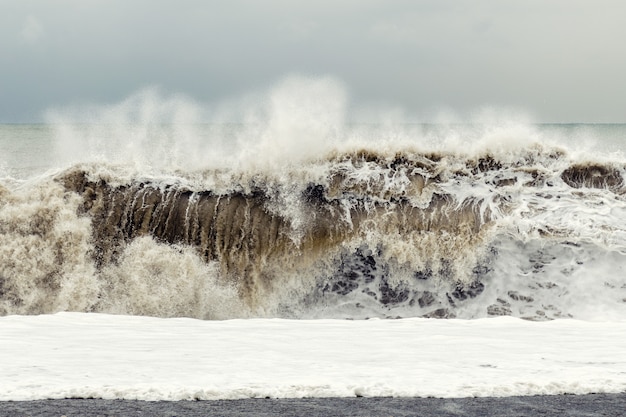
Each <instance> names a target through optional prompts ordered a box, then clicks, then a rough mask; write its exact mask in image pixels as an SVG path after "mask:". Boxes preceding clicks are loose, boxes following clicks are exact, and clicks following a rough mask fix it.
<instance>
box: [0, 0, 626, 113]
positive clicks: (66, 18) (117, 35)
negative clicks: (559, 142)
mask: <svg viewBox="0 0 626 417" xmlns="http://www.w3.org/2000/svg"><path fill="white" fill-rule="evenodd" d="M0 54H1V56H2V59H1V61H0V122H30V121H39V120H42V114H43V113H44V111H45V110H46V109H49V108H52V107H56V106H65V105H69V104H72V103H81V102H91V103H114V102H118V101H120V100H123V99H124V98H125V97H128V96H129V95H131V94H133V93H134V92H136V91H138V90H141V89H142V88H145V87H148V86H159V87H160V88H161V90H162V91H164V92H165V94H170V93H172V94H173V93H182V94H185V95H187V96H189V97H191V98H193V99H195V100H197V101H200V102H208V103H212V102H219V101H221V100H225V99H228V98H233V97H237V96H239V95H242V94H245V93H247V92H249V91H254V90H258V89H263V88H267V87H269V86H271V85H272V84H274V83H276V82H278V81H279V80H281V79H282V78H284V77H286V76H289V75H291V74H304V75H309V76H331V77H335V78H337V79H338V80H340V81H341V82H343V83H344V85H345V88H346V90H347V91H348V94H349V100H350V103H352V104H353V105H357V104H358V105H361V104H362V105H367V106H372V107H376V106H380V107H381V108H385V107H397V108H402V109H404V112H405V113H406V114H407V115H411V116H412V115H416V117H418V118H420V117H421V118H423V117H427V116H426V115H429V114H433V112H436V111H438V110H439V109H449V110H452V111H455V112H459V113H460V114H464V113H468V112H471V111H473V110H474V109H477V108H479V107H481V106H485V105H489V106H494V107H496V108H498V107H506V108H519V109H523V110H526V111H528V112H529V113H531V114H533V115H535V116H536V118H537V120H538V121H542V122H626V79H625V78H626V1H623V0H614V1H608V0H593V1H592V0H584V1H580V0H536V1H533V0H519V1H506V0H485V1H480V0H477V1H460V0H459V1H447V0H432V1H426V0H406V1H403V0H380V1H375V0H354V1H350V0H315V1H295V0H284V1H279V0H269V1H263V0H247V1H246V0H224V1H208V0H177V1H162V0H0Z"/></svg>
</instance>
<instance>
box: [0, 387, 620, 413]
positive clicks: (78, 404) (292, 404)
mask: <svg viewBox="0 0 626 417" xmlns="http://www.w3.org/2000/svg"><path fill="white" fill-rule="evenodd" d="M625 410H626V394H624V393H622V394H589V395H550V396H529V397H503V398H453V399H441V398H304V399H246V400H221V401H133V400H101V399H65V400H42V401H6V402H0V415H1V416H15V417H18V416H31V417H35V416H46V417H47V416H57V417H60V416H66V417H70V416H169V417H173V416H226V417H229V416H233V417H234V416H257V417H263V416H312V417H315V416H319V417H326V416H388V417H390V416H394V417H397V416H439V417H446V416H476V417H479V416H481V417H488V416H623V415H624V413H625Z"/></svg>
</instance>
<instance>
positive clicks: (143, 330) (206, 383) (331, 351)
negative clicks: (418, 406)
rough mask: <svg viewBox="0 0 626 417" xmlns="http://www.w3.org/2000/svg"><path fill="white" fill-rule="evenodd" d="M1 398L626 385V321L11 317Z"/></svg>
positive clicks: (466, 392) (421, 392)
mask: <svg viewBox="0 0 626 417" xmlns="http://www.w3.org/2000/svg"><path fill="white" fill-rule="evenodd" d="M0 329H1V332H2V333H1V334H2V336H1V343H0V368H1V369H2V372H0V400H34V399H44V398H68V397H70V398H75V397H79V398H85V397H88V398H92V397H95V398H124V399H140V400H194V399H235V398H263V397H271V398H301V397H352V396H394V397H404V396H419V397H425V396H434V397H472V396H478V397H481V396H511V395H538V394H564V393H568V394H585V393H592V392H607V393H609V392H612V393H614V392H622V391H624V390H626V338H625V337H624V334H626V322H623V321H620V322H585V321H577V320H554V321H551V322H542V323H537V322H528V321H524V320H520V319H515V318H505V317H501V318H494V319H477V320H434V319H402V320H364V321H347V320H279V319H255V320H227V321H200V320H192V319H156V318H148V317H128V316H111V315H100V314H84V313H60V314H55V315H44V316H30V317H24V316H9V317H2V318H0Z"/></svg>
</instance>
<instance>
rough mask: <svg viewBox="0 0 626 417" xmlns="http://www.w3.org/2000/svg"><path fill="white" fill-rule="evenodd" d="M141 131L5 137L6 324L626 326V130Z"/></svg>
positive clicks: (1, 196) (1, 211)
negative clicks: (124, 320)
mask: <svg viewBox="0 0 626 417" xmlns="http://www.w3.org/2000/svg"><path fill="white" fill-rule="evenodd" d="M137 129H139V128H137V127H135V126H121V127H120V126H106V125H105V126H101V125H94V126H92V125H79V126H50V125H34V126H28V125H5V126H2V127H1V129H0V130H1V136H0V137H1V139H0V146H1V147H2V156H3V159H4V161H3V163H4V165H3V171H4V175H3V178H2V179H1V180H0V218H1V223H0V258H1V264H0V265H1V266H0V268H1V269H0V294H1V296H0V313H2V314H5V315H6V314H42V313H54V312H58V311H79V312H103V313H115V314H129V315H148V316H158V317H194V318H200V319H227V318H245V317H284V318H355V319H362V318H370V317H380V318H398V317H437V318H454V317H457V318H468V319H471V318H481V317H488V316H502V315H508V316H515V317H521V318H527V319H531V320H547V319H554V318H566V317H573V318H581V319H593V318H612V317H613V318H626V281H625V280H624V278H623V268H624V266H625V265H626V256H625V254H626V228H625V227H624V222H623V219H624V218H625V217H626V198H625V194H626V184H625V183H624V176H625V175H626V158H624V157H623V156H622V154H621V152H620V149H619V146H618V145H619V144H620V141H621V140H622V139H623V136H622V135H625V134H626V127H624V126H621V125H561V126H559V125H556V126H555V125H549V126H519V125H513V126H483V125H481V126H476V125H457V126H437V125H417V126H412V125H409V126H401V127H400V128H398V127H396V129H395V130H392V129H391V128H388V129H387V128H384V127H380V126H356V127H353V128H350V129H348V128H344V129H345V130H346V131H345V132H340V133H337V132H333V134H334V135H335V136H333V137H331V138H329V137H328V136H329V135H328V132H325V134H326V137H322V138H321V139H323V141H322V140H320V142H323V143H322V144H321V145H320V144H319V143H316V141H315V140H314V141H312V142H313V145H315V147H314V148H313V149H310V148H311V143H307V142H303V143H299V144H298V146H293V145H292V148H288V149H285V148H284V146H281V145H282V144H281V142H280V141H275V142H274V141H272V140H271V139H272V138H268V135H270V134H276V135H280V134H284V132H275V131H270V132H268V131H267V130H265V131H262V132H261V133H258V128H255V129H252V128H250V127H249V126H241V125H227V126H211V125H208V126H196V127H195V128H194V129H191V128H185V130H183V128H182V127H180V126H152V127H149V128H146V127H144V128H142V130H140V131H139V132H138V131H137ZM400 129H402V131H401V132H400V133H398V132H399V130H400ZM296 133H297V132H296ZM341 133H343V134H345V135H346V137H347V139H346V140H342V139H343V138H341V137H339V135H340V134H341ZM255 134H258V135H259V137H255ZM191 135H195V136H191ZM138 136H139V138H140V139H136V138H137V137H138ZM398 136H400V137H398ZM152 137H154V141H153V142H151V141H150V139H151V138H152ZM179 137H181V138H182V139H184V141H182V143H185V146H187V147H186V148H181V142H179V141H178V138H179ZM190 137H191V139H190ZM68 138H69V140H68ZM125 138H128V142H126V141H125ZM216 138H217V139H216ZM226 139H229V140H230V141H232V142H234V143H235V144H236V145H231V148H232V149H229V148H228V146H227V145H222V146H221V148H219V149H218V148H217V146H216V145H215V143H216V140H222V141H225V140H226ZM591 140H594V141H595V145H593V146H595V147H592V146H591V145H587V143H588V142H589V141H591ZM309 142H311V141H309ZM85 143H86V144H87V146H85ZM212 146H215V148H213V149H212V148H211V147H212ZM81 147H82V150H81ZM237 147H238V148H237ZM73 149H78V150H79V151H76V152H75V155H72V150H73ZM142 151H144V152H142ZM202 153H204V154H205V155H206V160H207V161H208V162H207V163H206V164H204V165H203V164H202ZM72 158H75V159H74V160H72ZM186 158H188V159H186ZM68 161H69V162H68Z"/></svg>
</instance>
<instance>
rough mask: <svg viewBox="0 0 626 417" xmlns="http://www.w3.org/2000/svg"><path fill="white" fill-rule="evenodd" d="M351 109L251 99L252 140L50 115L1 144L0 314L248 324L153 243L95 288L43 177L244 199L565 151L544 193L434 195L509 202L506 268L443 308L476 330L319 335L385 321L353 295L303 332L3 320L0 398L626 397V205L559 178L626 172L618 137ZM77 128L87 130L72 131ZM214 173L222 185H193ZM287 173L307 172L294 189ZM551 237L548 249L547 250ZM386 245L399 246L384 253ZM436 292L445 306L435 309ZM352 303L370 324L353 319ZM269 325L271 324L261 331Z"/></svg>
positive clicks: (294, 96) (159, 124) (122, 107)
mask: <svg viewBox="0 0 626 417" xmlns="http://www.w3.org/2000/svg"><path fill="white" fill-rule="evenodd" d="M303 91H304V92H307V94H301V92H303ZM303 97H304V98H303ZM311 97H313V98H311ZM345 100H346V99H345V94H344V93H343V91H341V88H337V86H336V85H334V84H333V82H329V81H323V82H320V83H319V84H316V83H315V82H309V83H308V84H306V83H305V85H300V86H299V85H298V83H295V84H294V81H293V80H290V81H288V82H286V83H284V84H282V85H279V86H278V87H277V88H276V89H275V90H273V91H270V92H269V93H268V95H267V96H266V97H265V98H264V99H263V100H261V101H262V102H265V103H268V104H267V105H265V106H260V107H259V106H256V105H255V106H251V107H246V106H243V107H244V108H243V109H242V108H241V106H240V105H236V106H234V107H237V111H235V113H238V114H242V115H243V117H242V118H240V121H243V122H245V123H246V124H244V125H220V124H219V123H218V124H214V125H199V124H198V122H201V121H202V120H201V117H200V116H199V113H202V111H204V110H205V109H203V108H201V107H197V106H195V105H194V104H193V103H190V102H189V101H186V100H185V99H179V98H173V99H163V98H160V97H158V95H156V96H155V94H154V93H152V92H149V91H148V92H144V93H142V94H139V95H137V96H133V97H131V98H130V99H128V100H126V101H125V102H123V103H120V104H117V105H113V106H105V107H101V106H99V107H95V109H91V110H92V111H91V113H90V112H89V111H88V112H86V113H89V114H95V115H96V117H95V120H94V119H88V120H81V119H79V120H76V119H75V118H73V115H72V114H71V113H72V111H69V115H68V113H67V112H64V111H61V112H57V113H55V114H54V115H52V116H51V119H50V120H51V121H52V122H55V123H57V124H56V125H55V126H54V127H53V128H50V127H41V126H39V127H37V126H34V127H30V128H25V129H23V128H20V127H2V129H0V151H1V152H0V178H2V186H3V187H5V188H6V189H4V190H3V188H1V187H0V197H2V198H5V200H3V205H2V207H0V208H1V210H0V216H1V218H0V220H2V222H1V223H0V232H1V233H0V243H2V245H1V247H0V252H1V254H2V256H3V259H7V260H14V261H15V260H17V261H19V262H8V261H7V262H4V263H3V264H2V265H0V272H1V274H2V276H0V278H6V277H10V278H11V279H12V280H13V281H12V282H13V283H15V282H17V283H19V285H18V286H16V287H15V288H14V289H12V291H13V292H14V293H15V294H18V295H19V296H20V298H21V299H22V300H25V301H24V303H22V304H19V303H18V305H17V306H16V307H15V306H13V304H12V303H13V300H4V299H3V300H2V301H3V302H6V303H7V304H9V305H11V308H13V307H15V310H11V309H9V308H8V309H7V311H14V312H15V311H17V312H20V313H22V312H32V311H33V309H31V306H30V304H32V305H33V306H34V308H35V310H34V311H37V308H41V310H43V311H67V310H78V311H91V309H92V308H93V306H94V305H99V306H101V308H102V309H101V310H98V311H106V312H112V313H123V314H145V315H163V316H172V315H183V316H194V317H212V318H224V317H226V318H228V317H241V316H243V317H245V316H247V315H248V313H247V312H244V313H242V312H241V311H240V310H239V309H238V304H237V300H231V298H236V295H235V293H234V291H233V290H232V288H230V287H221V286H216V285H213V281H212V280H213V279H214V278H213V275H214V274H215V268H214V267H213V265H210V264H208V265H207V264H205V263H203V262H202V261H201V260H200V259H199V258H197V257H196V256H195V254H193V251H192V250H191V249H190V248H180V247H168V246H166V245H161V244H156V243H155V242H153V241H152V240H151V238H149V237H145V238H141V239H137V240H135V241H134V242H132V243H130V244H129V245H128V247H127V248H126V249H125V253H124V256H122V258H121V260H120V262H119V263H118V264H116V265H113V266H111V267H109V268H108V269H105V270H103V271H100V272H94V266H93V262H92V260H91V258H90V257H89V247H90V246H89V245H90V241H89V236H90V229H89V219H87V218H86V217H79V216H78V215H77V214H76V212H77V210H76V207H77V205H78V204H79V202H78V199H79V197H78V196H77V195H74V194H70V195H68V194H67V193H64V192H62V191H61V190H60V189H59V187H58V186H56V185H55V186H54V187H50V184H51V183H52V176H51V175H50V174H49V173H46V172H47V171H53V172H58V171H59V170H60V169H64V168H66V167H68V166H69V165H70V164H74V163H85V162H88V163H90V164H93V165H90V166H92V167H93V171H94V172H92V174H93V176H94V177H98V176H100V177H103V178H106V179H107V180H108V181H109V182H110V183H113V184H114V183H121V184H123V183H126V182H128V181H130V180H132V179H135V180H142V179H144V178H147V179H148V180H150V181H153V182H154V183H156V184H159V183H163V184H172V183H176V184H178V183H182V184H183V185H185V186H188V187H189V188H191V189H193V188H194V187H198V188H199V189H205V188H211V187H213V188H216V189H220V187H222V188H228V187H231V186H232V182H233V181H240V182H241V183H242V184H244V185H245V184H246V181H248V180H249V179H250V178H252V179H254V178H257V177H258V176H259V175H260V176H261V177H263V178H269V179H270V180H271V181H269V182H270V183H272V181H273V184H278V185H280V184H281V181H283V180H284V181H283V184H286V185H285V189H290V188H289V187H291V188H293V189H295V190H296V191H299V190H300V188H302V187H304V186H306V184H307V183H308V182H309V181H311V180H313V181H318V180H320V178H321V179H323V178H325V175H327V170H328V168H327V164H326V163H325V162H324V159H323V158H321V159H320V158H319V157H320V155H322V154H324V153H328V152H330V153H333V152H335V153H337V154H341V153H342V152H349V151H353V150H355V149H360V148H367V149H374V150H376V151H377V152H379V153H381V154H384V155H393V154H394V153H395V152H396V151H398V150H402V151H407V152H415V153H419V152H423V151H433V152H435V151H436V152H447V153H448V154H449V155H451V156H450V158H449V159H446V160H444V163H443V164H440V165H441V168H442V170H443V171H445V172H448V173H451V172H453V171H454V169H455V164H457V165H458V167H459V169H465V168H466V167H465V165H464V164H465V161H466V159H467V158H471V157H473V156H476V155H481V154H486V153H491V154H493V155H495V156H496V157H497V158H498V159H499V160H500V161H502V162H507V163H514V162H515V161H516V160H517V159H519V158H523V157H524V155H528V152H526V151H528V149H531V151H532V149H533V146H536V145H537V144H538V145H540V146H543V147H545V149H546V150H547V149H549V148H551V147H554V146H556V147H558V148H561V149H564V150H565V151H566V155H565V156H564V157H563V158H562V159H560V160H556V161H552V160H547V161H546V160H543V161H538V164H537V168H538V169H539V171H540V172H546V173H547V180H546V184H545V185H539V186H537V187H522V186H521V184H522V183H523V182H525V181H527V180H530V176H529V174H528V173H527V172H524V170H515V169H511V170H508V171H507V172H506V173H505V174H506V175H505V177H506V178H513V177H515V178H517V179H518V182H517V183H516V184H513V185H506V186H502V187H500V188H498V189H496V190H495V191H494V190H493V189H492V188H491V185H490V184H491V181H492V180H496V179H498V178H496V177H494V178H490V177H489V175H492V174H493V175H495V174H496V173H495V172H492V173H487V174H485V175H483V176H472V175H468V177H467V179H468V181H467V183H463V184H462V185H461V186H457V185H458V182H456V180H455V177H454V175H449V176H448V177H444V178H442V181H441V182H440V183H439V185H438V189H437V190H439V191H442V190H443V191H445V192H448V193H450V194H451V195H456V196H459V201H463V200H464V199H468V198H475V199H477V200H481V201H483V204H484V205H490V202H491V201H495V199H496V198H503V199H507V200H506V201H508V202H510V204H509V207H510V209H511V213H508V214H506V213H505V214H503V215H501V216H496V219H497V220H498V221H499V223H498V228H497V229H496V232H498V233H496V234H494V236H493V239H494V240H493V247H495V248H496V249H497V250H498V253H499V256H498V257H497V258H495V259H494V260H493V261H492V262H491V263H490V264H489V268H490V272H489V273H488V274H487V275H485V277H484V279H483V283H484V284H485V290H484V292H483V293H482V294H481V295H480V296H479V297H477V298H474V299H468V300H466V301H464V303H463V304H462V306H460V307H459V308H458V309H457V310H455V312H456V314H457V317H471V318H475V319H474V320H468V321H463V320H426V319H402V320H362V321H348V320H345V321H340V320H329V319H328V317H343V316H344V314H345V316H350V317H357V318H361V317H371V316H375V315H376V314H379V313H377V312H376V311H375V310H374V309H372V311H370V310H368V309H367V307H368V306H367V305H366V303H365V302H364V301H363V299H359V298H356V299H354V300H353V299H351V297H353V296H355V297H356V295H359V296H361V297H365V296H363V293H362V292H361V291H355V292H353V293H350V294H348V295H346V296H341V297H337V300H332V299H331V300H330V301H329V302H327V303H326V304H324V303H321V304H320V305H319V307H320V309H319V310H315V309H313V310H311V311H305V312H304V313H302V314H301V316H302V317H320V318H322V319H321V320H314V321H309V320H301V321H297V320H272V319H254V320H232V321H199V320H192V319H181V318H171V319H156V318H149V317H138V316H134V317H132V316H124V315H118V316H112V315H101V314H88V313H60V314H53V315H41V316H17V315H13V316H6V317H0V399H1V400H20V399H23V400H24V399H40V398H63V397H103V398H138V399H145V400H147V399H217V398H247V397H265V396H269V397H304V396H354V395H365V396H374V395H384V396H389V395H393V396H441V397H458V396H492V395H495V396H508V395H534V394H560V393H575V394H583V393H589V392H622V391H624V390H626V337H624V336H623V335H624V334H626V332H625V331H626V323H625V322H624V319H625V318H626V302H625V301H624V300H626V284H624V279H623V273H622V272H623V268H624V267H625V265H626V260H625V259H626V258H625V256H624V254H625V253H626V239H625V236H626V234H625V232H624V226H623V224H624V222H623V218H624V213H626V203H625V202H624V197H623V194H619V195H616V194H613V193H610V192H607V190H603V189H583V190H582V191H584V192H581V190H580V189H573V188H569V187H568V186H567V185H566V184H564V183H563V181H562V180H561V179H560V176H559V175H560V172H562V169H563V168H564V166H566V165H568V164H571V163H584V162H587V161H594V162H598V163H601V164H604V163H607V164H609V165H611V164H615V166H617V167H623V166H624V165H623V162H624V160H625V159H624V157H623V155H622V153H621V152H620V150H623V149H624V145H623V138H624V135H623V133H624V126H552V127H546V126H543V127H541V126H539V127H538V126H535V125H532V124H529V123H526V122H524V123H518V122H515V123H509V122H507V121H506V120H505V121H504V123H503V122H502V120H478V124H477V125H471V124H470V125H450V126H445V125H440V126H435V127H433V126H425V125H399V126H386V125H379V126H376V127H372V126H348V124H346V122H345V120H344V119H345V115H344V112H345V111H346V109H345V107H346V106H347V105H346V103H345ZM226 107H228V106H226ZM52 113H54V112H52ZM52 113H51V114H52ZM230 113H231V110H229V109H226V110H224V109H223V108H222V109H217V110H215V109H214V115H213V116H215V115H217V116H216V117H217V119H216V117H213V116H212V117H213V118H212V119H211V120H212V121H213V122H216V121H217V122H219V121H220V117H222V116H223V115H224V114H226V115H227V116H228V115H229V114H230ZM310 114H315V115H316V118H315V119H311V118H309V115H310ZM224 119H225V121H230V119H228V117H226V116H224ZM226 119H228V120H226ZM81 122H87V124H84V125H82V124H76V123H81ZM483 123H486V124H484V125H483ZM16 132H17V133H18V135H17V136H16ZM294 138H297V139H294ZM531 153H532V152H531ZM535 162H537V161H535ZM448 163H449V164H450V166H447V167H446V164H448ZM550 164H552V165H550ZM559 164H563V165H564V166H563V167H561V166H559ZM225 167H228V168H234V173H225V174H223V173H220V171H215V172H213V173H209V174H207V172H205V171H211V170H216V169H218V168H225ZM294 167H295V168H298V169H300V170H301V171H299V173H297V174H293V173H294V169H293V168H294ZM379 168H380V167H376V166H374V167H373V168H372V169H371V170H368V169H361V170H354V171H353V172H351V175H352V174H353V176H352V177H349V179H350V180H352V181H354V184H356V185H355V189H358V187H359V186H361V185H363V186H364V187H366V188H367V187H369V184H370V183H372V184H375V181H374V180H376V179H377V178H389V177H388V176H387V174H386V173H385V172H383V174H384V175H381V174H380V172H378V171H376V169H379ZM620 169H621V170H622V171H621V172H622V173H623V168H620ZM220 174H223V175H222V176H220ZM290 175H291V176H290ZM506 178H505V179H506ZM403 179H404V177H402V175H399V176H398V177H394V178H393V181H390V182H389V183H385V187H387V186H389V187H388V188H382V189H381V190H378V189H376V192H379V193H380V195H381V196H384V194H385V193H387V192H390V193H392V194H393V193H401V192H402V191H403V190H402V187H403V186H404V185H403V184H405V182H403ZM549 182H550V184H548V183H549ZM368 190H369V188H368ZM3 193H4V195H3ZM296 194H297V193H295V194H293V195H296ZM285 195H286V194H285ZM372 196H373V197H375V198H378V194H372ZM282 203H284V204H283V206H281V208H284V209H285V210H292V209H293V210H296V212H297V209H298V205H297V204H296V203H297V202H294V201H291V200H285V201H282ZM416 204H419V201H418V202H416ZM490 207H492V208H493V207H496V205H495V203H494V204H492V205H490ZM296 214H297V213H296ZM496 214H497V213H496ZM507 216H508V217H507ZM34 220H37V222H35V221H34ZM36 223H37V224H36ZM294 224H297V222H294ZM545 230H550V231H552V232H554V233H553V235H549V236H544V235H542V233H543V232H544V231H545ZM33 231H35V232H38V233H39V234H37V233H34V232H33ZM389 240H390V242H391V241H395V242H393V243H395V244H397V245H398V247H402V243H403V242H401V241H398V240H399V239H394V236H390V238H389ZM572 243H574V245H572ZM390 246H392V245H390ZM405 246H407V245H405ZM408 246H410V245H408ZM409 249H411V248H410V247H409ZM409 255H411V254H410V253H408V252H407V255H406V256H409ZM59 256H62V258H63V259H64V260H65V262H64V263H63V265H59V262H58V259H59ZM403 256H404V255H403ZM403 259H404V258H403ZM172 271H173V272H172ZM103 276H104V278H106V279H105V280H103V281H102V280H99V278H102V277H103ZM49 277H54V278H55V279H59V282H54V283H53V284H54V286H53V287H54V288H56V290H57V291H56V292H55V294H54V296H51V295H50V292H49V291H47V287H46V285H39V284H41V283H42V282H43V283H44V284H46V283H47V282H48V281H47V280H48V278H49ZM207 277H208V278H210V279H207ZM376 279H380V277H377V278H376ZM102 282H106V283H109V284H110V283H115V284H116V285H112V286H111V288H112V291H113V293H115V294H116V296H117V298H115V299H114V301H115V303H113V302H112V304H111V305H108V304H107V302H109V300H108V299H102V298H101V294H105V293H106V292H105V291H104V290H103V287H106V285H105V284H102ZM164 282H165V283H167V284H168V285H163V283H164ZM38 283H39V284H38ZM181 283H184V285H183V284H181ZM374 283H377V281H374ZM118 284H119V285H118ZM372 285H373V284H372ZM418 285H422V281H419V282H418ZM424 285H425V284H424ZM57 287H58V288H57ZM181 288H183V290H181ZM0 289H1V288H0ZM199 289H202V290H199ZM428 289H429V290H432V288H428ZM435 289H436V287H435ZM106 290H107V291H110V290H111V289H110V288H108V287H107V288H106ZM420 290H421V289H420ZM446 291H449V289H448V288H442V289H441V294H440V296H441V297H442V298H445V296H446V295H447V294H446ZM511 293H513V294H514V296H512V295H511ZM513 297H516V298H513ZM529 297H530V298H532V299H533V301H532V302H530V301H527V300H528V298H529ZM0 298H2V297H0ZM5 298H6V297H5ZM365 299H366V300H369V301H371V300H370V299H368V298H365ZM190 300H194V301H193V302H190ZM334 301H337V302H336V303H335V304H333V302H334ZM294 302H295V303H296V304H297V303H298V300H295V301H294ZM29 303H30V304H29ZM96 303H100V304H96ZM116 303H117V304H116ZM357 303H359V305H360V306H361V307H363V306H365V308H362V309H360V310H356V309H355V305H356V304H357ZM459 304H461V303H459ZM490 304H491V305H496V307H500V308H503V309H507V308H508V309H510V311H509V313H510V314H513V315H515V316H519V317H530V318H533V319H535V320H541V319H542V317H545V316H546V315H547V316H548V317H568V314H569V315H571V316H573V317H574V318H576V319H581V318H582V319H586V320H593V321H579V320H566V319H557V320H554V321H551V322H529V321H523V320H520V319H515V318H506V317H499V318H491V319H485V318H483V317H485V315H486V314H488V310H487V309H486V306H488V305H490ZM296 307H297V306H296ZM436 307H437V305H433V306H430V307H427V308H425V309H424V310H423V311H422V310H416V308H413V309H408V310H407V311H406V312H405V311H403V310H402V308H404V307H403V306H400V307H399V308H397V309H396V310H394V311H389V312H387V314H388V315H389V316H395V315H396V314H404V313H406V315H412V314H423V313H428V312H429V311H427V310H428V309H431V308H433V309H434V308H436ZM538 311H540V313H541V314H539V313H538ZM273 313H274V310H271V309H269V310H268V313H266V316H272V315H273ZM608 320H611V321H608Z"/></svg>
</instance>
